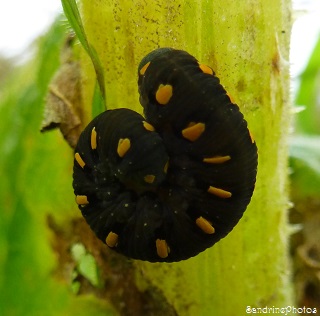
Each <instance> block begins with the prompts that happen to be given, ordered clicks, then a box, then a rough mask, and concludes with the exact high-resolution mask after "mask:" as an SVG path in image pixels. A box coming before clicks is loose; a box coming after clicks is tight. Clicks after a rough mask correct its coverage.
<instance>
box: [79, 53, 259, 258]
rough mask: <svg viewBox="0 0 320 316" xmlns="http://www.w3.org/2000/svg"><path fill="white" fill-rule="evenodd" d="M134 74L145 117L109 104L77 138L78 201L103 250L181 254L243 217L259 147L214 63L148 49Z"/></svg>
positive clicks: (223, 232) (204, 243)
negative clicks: (136, 77)
mask: <svg viewBox="0 0 320 316" xmlns="http://www.w3.org/2000/svg"><path fill="white" fill-rule="evenodd" d="M138 77H139V78H138V85H139V93H140V103H141V105H142V106H143V109H144V115H145V118H144V117H142V116H141V115H140V114H138V113H136V112H134V111H131V110H129V109H116V110H109V111H106V112H104V113H102V114H100V115H99V116H97V117H96V118H95V119H93V121H91V123H89V125H88V126H87V127H86V128H85V130H84V131H83V132H82V134H81V136H80V138H79V142H78V144H77V147H76V149H75V158H74V173H73V177H74V180H73V187H74V192H75V195H76V202H77V204H78V205H79V208H80V210H81V212H82V215H83V216H84V218H85V219H86V221H87V223H88V224H89V225H90V227H91V229H92V230H93V231H94V232H95V234H96V235H97V237H98V238H99V239H101V240H102V241H103V242H104V243H106V244H107V246H109V247H110V248H111V249H114V250H115V251H117V252H119V253H122V254H123V255H125V256H127V257H130V258H133V259H140V260H146V261H150V262H175V261H180V260H185V259H188V258H190V257H193V256H195V255H197V254H198V253H200V252H202V251H204V250H205V249H207V248H208V247H211V246H212V245H213V244H215V243H216V242H217V241H219V240H220V239H221V238H223V237H225V236H226V235H227V234H228V233H229V232H230V231H231V230H232V229H233V227H234V226H235V225H236V224H237V223H238V221H239V220H240V218H241V217H242V215H243V212H244V211H245V209H246V207H247V205H248V204H249V202H250V199H251V196H252V193H253V190H254V185H255V180H256V173H257V147H256V144H255V142H254V140H253V139H252V137H251V135H250V133H249V130H248V128H247V123H246V121H245V120H244V118H243V115H242V114H241V112H240V111H239V108H238V106H237V105H235V104H233V103H232V102H231V101H230V98H229V97H228V95H227V94H226V91H225V90H224V88H223V87H222V85H221V84H220V82H219V79H218V78H217V77H216V76H215V74H214V72H213V70H212V69H211V68H210V67H208V66H205V65H202V64H199V63H198V61H197V60H196V59H195V58H194V57H193V56H191V55H190V54H188V53H187V52H185V51H181V50H174V49H171V48H160V49H157V50H155V51H153V52H151V53H150V54H148V55H147V56H146V57H145V58H143V60H142V61H141V63H140V65H139V67H138Z"/></svg>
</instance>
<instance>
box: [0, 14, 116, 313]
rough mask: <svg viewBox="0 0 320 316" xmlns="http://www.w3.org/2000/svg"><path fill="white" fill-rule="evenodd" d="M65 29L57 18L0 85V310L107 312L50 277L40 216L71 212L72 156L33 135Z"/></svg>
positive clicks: (50, 256)
mask: <svg viewBox="0 0 320 316" xmlns="http://www.w3.org/2000/svg"><path fill="white" fill-rule="evenodd" d="M66 32H67V29H66V26H65V23H62V21H61V19H59V20H58V21H57V22H56V23H55V24H54V25H53V26H52V28H51V29H50V31H49V32H48V33H47V34H46V35H45V36H43V37H42V38H40V39H39V40H38V42H37V43H36V44H35V45H36V46H37V54H36V56H35V57H34V58H33V59H32V61H30V62H28V64H27V65H24V66H22V67H19V68H18V69H16V70H15V71H14V72H13V73H12V75H11V76H9V77H8V78H7V80H6V82H5V85H4V86H3V87H2V89H1V102H0V117H1V118H2V123H1V125H0V135H1V137H0V148H1V155H0V168H1V172H0V174H1V180H0V200H1V201H2V207H1V212H0V252H1V255H0V315H10V316H11V315H13V316H14V315H75V314H76V315H88V313H92V314H94V315H112V309H111V308H110V307H109V306H108V302H104V301H101V300H99V301H98V300H97V299H95V298H94V297H93V296H90V295H88V296H84V297H81V298H79V297H76V296H74V294H73V293H72V290H71V281H72V280H63V279H61V280H58V279H57V278H54V277H52V276H53V275H52V274H53V273H54V270H55V268H56V262H57V259H58V258H56V257H55V254H54V252H53V251H52V249H51V247H50V239H51V237H52V236H51V234H50V231H49V229H48V224H47V216H48V214H54V216H55V217H56V218H58V219H60V220H61V221H66V220H67V219H68V217H70V216H72V215H74V214H73V213H72V210H75V207H74V198H73V190H72V186H71V178H69V177H66V176H65V175H66V174H69V175H71V174H72V161H73V160H72V155H73V153H72V150H71V149H70V148H69V147H68V145H67V144H66V143H65V141H64V140H63V138H62V136H61V135H59V133H57V132H53V133H48V134H45V135H43V134H41V133H40V124H41V120H42V116H43V104H44V99H45V95H46V92H47V87H48V84H49V81H50V79H51V77H52V75H53V74H54V72H55V70H56V69H57V67H58V66H59V56H60V50H61V47H62V45H63V42H64V40H65V35H66ZM57 157H58V159H57ZM48 164H49V165H48ZM52 184H54V185H52ZM68 281H69V282H68Z"/></svg>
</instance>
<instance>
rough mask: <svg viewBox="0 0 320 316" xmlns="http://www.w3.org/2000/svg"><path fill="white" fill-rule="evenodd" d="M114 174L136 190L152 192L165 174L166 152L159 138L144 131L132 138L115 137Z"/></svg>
mask: <svg viewBox="0 0 320 316" xmlns="http://www.w3.org/2000/svg"><path fill="white" fill-rule="evenodd" d="M117 155H118V159H117V163H116V165H115V166H114V168H113V169H114V170H115V176H116V177H117V178H118V179H119V180H120V181H121V182H122V183H123V184H125V186H126V187H127V188H128V189H132V190H134V191H136V192H137V193H141V192H144V191H149V190H150V191H153V190H155V188H156V187H157V186H159V185H160V184H161V183H162V182H163V181H164V179H165V177H166V165H167V162H168V159H169V158H168V155H167V153H166V149H165V147H164V145H163V142H162V139H161V138H160V136H159V135H158V134H157V133H155V132H149V131H145V132H144V133H141V134H139V135H135V137H132V138H131V139H130V138H124V139H119V141H118V144H117Z"/></svg>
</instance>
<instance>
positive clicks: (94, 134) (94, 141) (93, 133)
mask: <svg viewBox="0 0 320 316" xmlns="http://www.w3.org/2000/svg"><path fill="white" fill-rule="evenodd" d="M91 149H92V150H94V149H97V132H96V128H95V127H94V128H93V129H92V131H91Z"/></svg>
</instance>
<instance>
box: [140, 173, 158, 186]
mask: <svg viewBox="0 0 320 316" xmlns="http://www.w3.org/2000/svg"><path fill="white" fill-rule="evenodd" d="M155 178H156V177H155V176H154V175H153V174H147V175H146V176H145V177H144V178H143V179H144V181H145V182H147V183H150V184H151V183H153V182H154V179H155Z"/></svg>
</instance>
